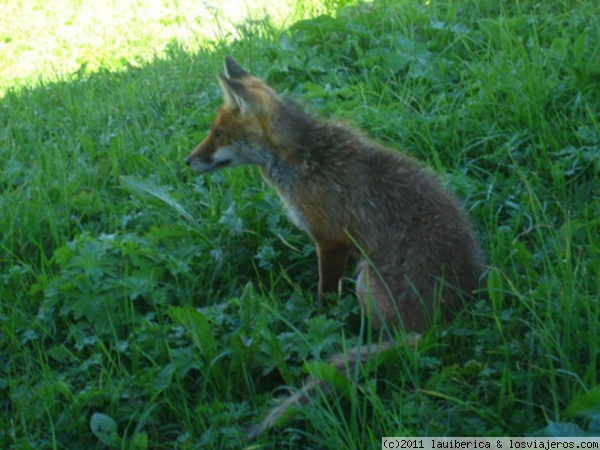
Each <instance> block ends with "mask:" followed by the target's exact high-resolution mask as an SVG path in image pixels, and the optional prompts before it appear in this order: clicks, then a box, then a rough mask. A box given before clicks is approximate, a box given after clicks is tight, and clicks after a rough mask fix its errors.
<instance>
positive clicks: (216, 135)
mask: <svg viewBox="0 0 600 450" xmlns="http://www.w3.org/2000/svg"><path fill="white" fill-rule="evenodd" d="M213 136H214V137H215V139H220V138H221V132H220V131H219V130H215V131H213Z"/></svg>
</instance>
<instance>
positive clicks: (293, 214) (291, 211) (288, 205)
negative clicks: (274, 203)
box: [279, 194, 310, 232]
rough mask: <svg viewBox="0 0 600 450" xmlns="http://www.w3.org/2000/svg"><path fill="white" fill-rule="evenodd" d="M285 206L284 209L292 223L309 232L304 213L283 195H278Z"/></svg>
mask: <svg viewBox="0 0 600 450" xmlns="http://www.w3.org/2000/svg"><path fill="white" fill-rule="evenodd" d="M279 196H280V197H281V200H282V201H283V204H284V206H285V211H286V213H287V215H288V217H289V218H290V220H291V221H292V223H293V224H294V225H296V226H297V227H298V228H300V229H301V230H303V231H305V232H310V229H309V224H308V220H307V219H306V215H305V214H304V213H303V212H302V210H301V209H300V208H299V207H298V205H296V204H295V203H294V202H292V201H289V199H286V198H285V197H284V196H283V195H281V194H280V195H279Z"/></svg>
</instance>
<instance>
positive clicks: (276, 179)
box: [261, 167, 310, 233]
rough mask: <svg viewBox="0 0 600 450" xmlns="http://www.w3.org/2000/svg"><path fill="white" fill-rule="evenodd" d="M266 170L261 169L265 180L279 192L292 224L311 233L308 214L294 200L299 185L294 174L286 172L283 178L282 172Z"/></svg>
mask: <svg viewBox="0 0 600 450" xmlns="http://www.w3.org/2000/svg"><path fill="white" fill-rule="evenodd" d="M269 169H271V170H265V169H264V168H261V173H262V176H263V178H264V179H265V180H266V181H267V182H268V183H269V184H270V185H271V186H272V187H273V188H275V190H276V191H277V194H279V198H280V199H281V201H282V202H283V205H284V207H285V211H286V213H287V216H288V217H289V218H290V220H291V221H292V223H293V224H294V225H296V226H297V227H298V228H300V229H301V230H303V231H305V232H308V233H310V226H309V222H308V220H307V218H306V214H304V212H303V211H302V208H301V207H300V205H299V203H298V202H297V201H296V200H295V199H294V187H295V185H296V184H297V180H295V177H294V176H293V175H294V174H292V173H290V172H291V171H284V172H286V173H284V174H283V175H284V176H282V171H281V170H273V167H270V168H269Z"/></svg>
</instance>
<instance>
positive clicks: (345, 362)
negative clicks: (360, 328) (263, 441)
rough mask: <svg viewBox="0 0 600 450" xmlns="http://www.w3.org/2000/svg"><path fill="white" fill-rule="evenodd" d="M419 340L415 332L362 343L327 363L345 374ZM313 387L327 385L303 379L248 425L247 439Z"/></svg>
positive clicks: (301, 400) (305, 396)
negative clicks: (397, 339)
mask: <svg viewBox="0 0 600 450" xmlns="http://www.w3.org/2000/svg"><path fill="white" fill-rule="evenodd" d="M420 340H421V335H420V334H415V335H409V336H406V338H405V339H404V340H403V342H401V343H398V342H392V341H382V342H380V343H377V344H370V345H362V346H359V347H356V348H353V349H351V350H350V351H348V352H346V353H336V354H335V355H332V356H331V357H329V359H328V360H327V363H329V364H330V365H332V366H333V367H335V368H336V369H337V370H338V371H339V372H340V373H342V374H346V368H347V367H352V366H353V365H354V364H356V363H357V362H358V363H360V364H364V363H366V362H367V360H368V359H369V358H372V357H373V356H374V355H376V354H378V353H381V352H383V351H385V350H388V349H389V348H391V347H393V346H397V345H404V346H411V347H416V346H417V345H418V343H419V341H420ZM315 389H320V390H323V391H324V392H327V391H328V390H329V387H328V385H327V383H326V382H325V381H323V380H319V379H315V378H314V377H309V378H307V379H306V380H304V384H303V385H302V389H300V390H298V391H297V392H295V393H294V394H292V395H290V396H289V397H287V398H285V399H283V400H282V401H281V403H279V405H277V406H276V407H274V408H273V409H272V410H271V411H270V412H269V414H267V415H266V417H265V418H264V419H263V420H262V421H261V422H260V423H258V424H255V425H253V426H252V427H250V429H249V431H248V439H249V440H254V439H256V438H257V437H258V435H259V434H261V433H263V432H264V431H266V430H268V429H270V428H271V427H273V426H274V425H275V424H276V423H277V422H278V420H279V419H280V418H281V417H282V416H283V415H284V414H285V412H286V411H287V410H288V408H290V407H291V406H292V405H295V404H302V403H306V401H307V400H308V395H309V393H310V392H312V391H314V390H315Z"/></svg>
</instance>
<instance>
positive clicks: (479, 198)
mask: <svg viewBox="0 0 600 450" xmlns="http://www.w3.org/2000/svg"><path fill="white" fill-rule="evenodd" d="M57 3H58V2H45V3H43V2H38V1H33V0H32V1H25V0H22V1H20V2H10V4H9V2H2V3H1V4H0V30H1V31H0V33H1V34H0V59H2V64H3V65H2V66H1V67H0V95H2V97H1V103H0V189H1V191H2V196H1V197H0V230H2V232H1V233H0V448H2V449H5V448H6V449H33V448H65V449H66V448H68V449H79V448H81V449H90V448H128V449H145V448H152V449H157V448H182V449H186V448H190V449H191V448H194V449H196V448H198V449H199V448H223V449H225V448H240V447H242V446H243V445H244V444H243V433H244V430H245V428H246V427H247V426H249V425H251V424H252V423H254V422H255V421H256V420H257V419H258V418H261V417H262V416H263V415H264V414H266V412H267V411H268V410H269V407H270V405H271V404H272V399H273V397H274V396H279V395H283V394H285V392H286V391H285V390H284V389H283V386H292V387H298V386H300V385H301V380H302V377H303V373H304V371H305V370H307V369H308V368H310V367H313V366H310V365H309V366H308V367H304V363H305V362H308V361H314V360H316V359H319V358H325V357H326V356H327V355H328V354H331V353H334V352H336V351H339V350H340V349H341V348H346V347H350V346H352V345H354V344H355V343H357V342H359V341H361V340H362V341H365V340H368V339H370V337H369V336H367V335H366V331H364V330H365V329H366V326H365V325H364V324H361V318H360V314H359V311H358V307H357V305H356V300H355V299H354V298H353V296H352V295H351V294H348V295H346V296H345V297H344V298H343V299H342V301H341V302H340V304H339V305H338V306H336V307H334V308H332V310H331V311H328V312H327V313H326V314H324V315H318V314H316V310H315V307H314V294H315V290H316V282H317V273H316V255H315V251H314V247H313V245H312V244H311V243H310V241H309V240H308V238H307V237H306V236H304V235H303V234H302V233H301V232H299V231H297V230H296V229H294V228H293V226H291V224H290V223H289V221H288V220H287V219H286V218H285V216H284V215H283V213H282V208H281V206H280V203H279V201H278V199H277V198H276V195H275V194H274V193H273V192H272V191H270V190H269V189H266V188H265V185H264V183H263V182H262V181H261V180H260V177H259V176H258V174H257V172H256V171H255V170H254V169H252V168H236V169H232V170H229V171H224V172H221V173H215V174H212V175H208V176H197V175H194V174H192V173H189V172H188V171H187V170H185V169H184V168H183V163H182V162H183V159H184V157H185V156H186V155H187V153H188V152H189V151H190V149H191V148H193V146H194V145H195V144H196V143H197V142H198V141H199V140H200V139H201V138H202V137H203V136H204V133H205V131H206V130H207V128H208V126H209V125H210V123H211V120H212V115H213V113H214V111H215V108H216V107H217V105H218V104H219V102H220V92H219V90H218V86H217V83H216V79H215V75H216V73H217V72H218V71H219V70H221V69H220V67H221V61H222V58H223V56H224V55H225V54H227V53H231V54H232V55H234V56H235V57H236V58H237V60H238V61H239V62H241V63H243V64H244V65H245V66H246V67H247V68H248V69H250V70H251V71H252V72H253V73H255V74H256V75H259V76H261V77H263V78H265V79H266V80H267V81H268V82H269V83H271V84H272V85H273V86H275V87H276V88H277V89H279V90H280V91H283V92H285V93H286V94H287V95H290V96H294V97H298V98H301V99H303V100H304V102H305V103H306V104H307V107H308V108H309V109H311V110H314V111H318V112H319V113H321V114H323V115H327V116H335V117H338V118H342V119H344V120H347V121H349V122H351V123H353V124H355V125H356V126H357V127H360V128H362V129H364V130H366V131H368V132H369V133H370V134H372V135H373V136H374V137H376V138H377V139H380V140H381V141H383V142H385V143H387V144H389V145H390V146H393V147H395V148H398V149H402V150H404V151H406V152H408V153H411V154H413V155H414V156H416V157H417V158H419V159H421V160H423V161H424V162H426V163H427V164H428V165H430V166H431V167H432V168H433V169H434V170H435V171H437V172H438V173H439V175H440V177H442V178H443V179H444V181H445V182H446V183H447V185H448V186H449V188H450V189H452V190H454V191H455V192H457V194H458V195H459V196H460V197H461V198H462V199H463V200H464V206H465V209H466V211H467V212H468V214H469V216H470V217H471V218H472V220H473V223H474V224H475V225H476V227H477V229H478V231H479V235H480V237H481V241H482V245H483V248H484V250H485V252H486V257H487V261H488V264H489V265H490V279H489V286H488V294H489V295H488V296H489V300H482V301H480V302H477V303H475V304H474V305H473V306H472V307H471V308H469V310H468V311H466V312H465V314H464V315H463V316H462V317H461V318H460V319H459V320H458V321H457V322H455V323H454V324H453V325H452V326H451V327H449V328H447V329H445V330H435V331H432V332H431V333H429V334H427V335H425V337H424V343H423V345H422V346H421V347H420V348H419V350H418V352H414V351H411V350H409V349H403V348H400V349H397V350H393V351H391V352H388V353H387V354H385V355H382V358H381V361H380V362H379V363H378V364H370V365H368V366H367V367H365V368H364V370H362V371H359V372H358V373H353V374H351V378H353V379H355V380H356V381H357V382H356V383H354V382H353V383H348V384H346V385H343V386H340V387H339V389H337V390H336V391H335V392H334V393H333V394H332V395H330V396H329V397H327V399H324V398H323V396H320V395H315V398H314V399H313V400H311V402H310V404H308V405H307V406H303V407H301V408H299V409H298V410H297V411H296V413H295V414H294V415H291V416H290V417H288V418H287V420H286V421H284V423H282V424H281V426H280V427H278V428H277V429H276V430H273V431H272V432H271V433H270V434H268V435H265V436H262V437H260V438H259V440H258V441H257V443H256V445H255V447H253V448H357V449H358V448H378V446H380V445H381V436H394V435H395V436H401V435H402V436H426V435H427V436H436V435H454V436H461V435H462V436H479V435H481V436H484V435H485V436H500V435H511V436H519V435H525V434H545V435H566V434H569V433H570V434H573V435H582V434H585V433H588V434H596V435H598V434H600V417H599V416H598V413H597V411H598V409H597V408H598V405H599V404H600V387H599V370H600V367H599V364H598V362H599V360H600V325H599V324H600V299H599V296H598V293H599V292H600V219H599V218H600V183H599V182H598V180H599V179H600V156H599V155H600V141H599V140H600V136H599V134H600V131H599V130H600V124H599V122H598V118H599V117H600V89H599V86H600V7H598V5H597V2H595V1H593V0H582V1H577V2H573V1H566V0H552V1H544V2H534V1H532V0H524V1H521V2H498V1H491V0H490V1H487V0H484V1H475V0H456V1H452V2H446V1H441V0H433V1H431V2H421V1H416V0H381V1H376V2H374V3H366V4H361V5H347V6H346V7H345V8H342V7H341V5H340V2H328V3H327V4H326V5H318V4H316V3H315V4H313V3H311V4H310V5H306V4H302V3H301V2H296V3H294V2H289V3H285V4H283V3H282V6H281V8H282V10H281V11H283V12H280V13H277V14H276V15H275V16H274V17H272V18H270V19H267V18H264V16H263V15H262V11H264V8H263V7H261V6H260V4H258V3H256V4H254V6H252V7H253V8H254V9H252V11H254V12H253V13H252V19H251V20H248V21H245V22H243V21H242V22H240V17H241V16H240V15H238V17H237V18H236V19H235V20H233V19H229V18H228V16H227V14H226V11H225V10H221V11H220V12H219V11H217V10H213V12H210V11H208V10H206V9H202V8H201V7H199V6H198V5H197V3H198V2H187V1H183V0H180V1H175V2H166V1H165V2H162V3H159V2H143V1H136V2H108V3H106V5H107V6H106V8H103V9H102V12H99V11H96V10H94V9H93V5H94V4H95V3H93V2H85V1H82V2H75V1H66V0H65V1H64V2H62V3H60V4H59V5H58V6H56V8H55V7H54V5H57ZM50 5H53V6H52V7H51V6H50ZM152 5H154V6H152ZM7 11H8V13H7V14H4V13H5V12H7ZM94 11H96V12H94ZM269 11H270V8H269ZM237 12H238V13H239V11H237ZM321 13H328V14H327V15H320V14H321ZM303 19H305V20H303ZM109 24H112V25H109ZM347 285H348V286H350V285H351V282H348V283H347ZM375 366H377V367H375ZM324 376H326V374H325V375H324ZM338 391H339V392H338ZM594 408H595V409H594ZM594 411H595V412H594ZM102 430H104V431H102Z"/></svg>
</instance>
